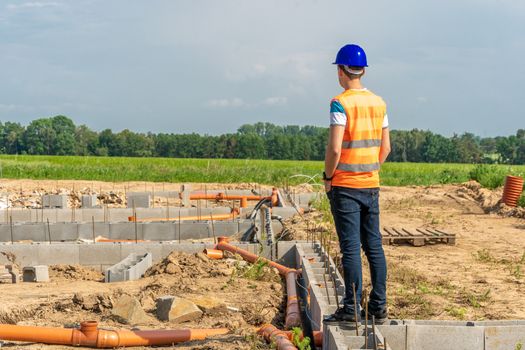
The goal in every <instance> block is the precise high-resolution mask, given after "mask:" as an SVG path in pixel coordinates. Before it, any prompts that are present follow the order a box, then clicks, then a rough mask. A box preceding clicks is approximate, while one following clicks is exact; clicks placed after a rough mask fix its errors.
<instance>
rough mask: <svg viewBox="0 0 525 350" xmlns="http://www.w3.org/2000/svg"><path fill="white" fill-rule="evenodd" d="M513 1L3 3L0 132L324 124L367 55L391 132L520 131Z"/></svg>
mask: <svg viewBox="0 0 525 350" xmlns="http://www.w3.org/2000/svg"><path fill="white" fill-rule="evenodd" d="M524 35H525V2H524V1H519V0H441V1H422V0H400V1H395V2H394V1H388V0H378V1H360V2H357V1H353V2H350V1H348V0H347V1H332V0H324V1H323V0H301V1H299V0H265V1H249V0H221V1H216V0H187V1H181V0H164V1H162V0H148V1H146V0H141V1H138V0H104V1H102V0H53V1H48V0H41V1H24V0H22V1H9V0H7V1H5V0H0V121H3V122H5V121H17V122H20V123H22V124H24V125H27V124H28V123H29V122H30V121H31V120H34V119H37V118H43V117H51V116H54V115H59V114H61V115H66V116H68V117H70V118H71V119H73V121H74V122H75V123H76V124H86V125H87V126H88V127H90V128H91V129H94V130H103V129H106V128H111V129H113V130H114V131H120V130H123V129H130V130H133V131H138V132H148V131H151V132H166V133H190V132H197V133H201V134H204V133H206V134H212V135H216V134H221V133H227V132H235V131H236V130H237V128H238V127H239V126H241V125H242V124H247V123H250V124H251V123H256V122H271V123H274V124H278V125H317V126H327V125H328V121H329V104H330V100H331V98H332V97H334V96H336V95H338V94H339V93H340V92H341V87H340V86H339V84H338V82H337V74H336V69H335V66H333V65H332V64H331V63H332V62H333V60H334V58H335V55H336V53H337V51H338V50H339V48H340V47H341V46H343V45H345V44H348V43H356V44H359V45H361V46H362V47H363V48H364V49H365V51H366V53H367V56H368V64H369V67H368V69H367V72H366V75H365V77H364V78H363V83H364V85H365V86H366V87H367V88H368V89H370V90H371V91H373V92H375V93H377V94H379V95H381V96H382V97H383V98H384V100H385V101H386V102H387V106H388V107H387V110H388V116H389V121H390V127H391V129H403V130H407V129H413V128H419V129H425V130H427V129H428V130H431V131H433V132H436V133H441V134H443V135H447V136H450V135H452V134H454V133H458V134H460V133H463V132H466V131H468V132H473V133H475V134H477V135H480V136H484V137H486V136H496V135H510V134H515V132H516V130H517V129H518V128H525V125H524V124H525V123H524V121H525V113H524V112H523V108H522V106H521V104H522V103H523V102H524V101H525V88H524V87H523V84H524V82H525V64H524V63H523V58H524V57H525V40H524Z"/></svg>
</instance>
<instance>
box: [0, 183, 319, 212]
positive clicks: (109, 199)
mask: <svg viewBox="0 0 525 350" xmlns="http://www.w3.org/2000/svg"><path fill="white" fill-rule="evenodd" d="M181 185H182V184H180V183H159V182H144V181H131V182H102V181H82V180H18V179H0V206H2V205H3V206H4V207H5V206H6V205H7V204H9V206H10V207H13V208H40V207H41V196H42V195H44V194H66V195H69V199H68V207H70V208H73V207H74V208H80V204H81V198H82V195H83V194H96V195H97V197H98V199H99V201H100V202H101V203H102V204H104V205H107V207H109V208H125V207H126V193H127V192H142V191H144V192H146V191H149V192H151V193H152V197H153V198H152V205H153V206H166V205H168V204H169V205H170V206H180V200H178V199H173V198H170V200H169V203H168V200H167V199H166V198H165V197H159V196H155V193H156V192H157V193H158V192H159V191H180V189H181ZM191 186H192V190H193V191H214V190H221V191H224V192H226V193H227V191H229V190H252V191H253V192H255V193H260V192H264V193H269V192H270V191H271V190H272V186H268V185H259V184H256V183H236V184H221V183H208V184H198V183H195V184H191ZM298 188H300V190H301V192H305V191H307V190H308V189H309V188H310V186H309V185H305V186H300V187H298ZM298 192H299V191H298ZM6 194H8V203H6V201H5V195H6Z"/></svg>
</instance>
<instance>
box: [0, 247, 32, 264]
mask: <svg viewBox="0 0 525 350" xmlns="http://www.w3.org/2000/svg"><path fill="white" fill-rule="evenodd" d="M38 246H39V245H33V244H13V245H11V244H0V252H6V253H12V254H14V256H15V257H16V263H17V264H18V265H20V266H31V265H39V257H38V250H37V249H38ZM9 263H10V262H9V261H8V260H7V259H6V257H5V256H3V255H1V254H0V264H9Z"/></svg>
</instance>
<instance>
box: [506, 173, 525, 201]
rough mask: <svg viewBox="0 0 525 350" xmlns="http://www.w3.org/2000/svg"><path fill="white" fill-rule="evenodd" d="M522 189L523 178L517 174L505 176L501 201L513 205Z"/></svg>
mask: <svg viewBox="0 0 525 350" xmlns="http://www.w3.org/2000/svg"><path fill="white" fill-rule="evenodd" d="M522 191H523V178H522V177H519V176H511V175H509V176H507V177H506V178H505V187H504V188H503V202H504V203H505V204H506V205H508V206H510V207H515V206H517V205H518V200H519V198H520V196H521V192H522Z"/></svg>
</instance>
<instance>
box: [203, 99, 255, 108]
mask: <svg viewBox="0 0 525 350" xmlns="http://www.w3.org/2000/svg"><path fill="white" fill-rule="evenodd" d="M206 105H207V106H208V107H212V108H239V107H244V106H246V103H245V102H244V100H243V99H242V98H239V97H234V98H232V99H227V98H219V99H212V100H209V101H208V102H207V103H206Z"/></svg>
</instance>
